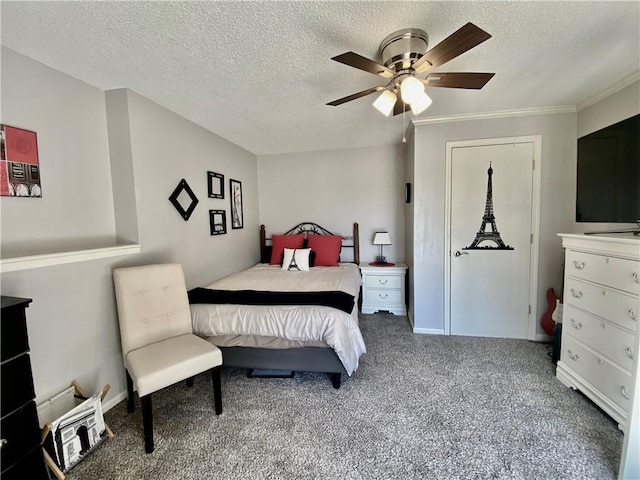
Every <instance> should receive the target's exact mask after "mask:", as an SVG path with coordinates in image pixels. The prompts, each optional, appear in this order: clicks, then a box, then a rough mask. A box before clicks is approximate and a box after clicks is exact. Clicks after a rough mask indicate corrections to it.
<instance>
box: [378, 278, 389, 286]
mask: <svg viewBox="0 0 640 480" xmlns="http://www.w3.org/2000/svg"><path fill="white" fill-rule="evenodd" d="M387 281H388V280H380V279H378V283H379V284H380V285H386V284H387Z"/></svg>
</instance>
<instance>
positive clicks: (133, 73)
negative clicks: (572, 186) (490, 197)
mask: <svg viewBox="0 0 640 480" xmlns="http://www.w3.org/2000/svg"><path fill="white" fill-rule="evenodd" d="M0 9H1V10H0V14H1V22H2V23H1V32H2V44H3V45H6V46H7V47H9V48H11V49H13V50H16V51H18V52H20V53H23V54H25V55H27V56H29V57H32V58H34V59H36V60H39V61H41V62H43V63H45V64H47V65H49V66H51V67H53V68H56V69H58V70H61V71H63V72H65V73H67V74H69V75H71V76H73V77H76V78H79V79H81V80H84V81H86V82H88V83H89V84H92V85H94V86H96V87H98V88H100V89H103V90H109V89H113V88H121V87H127V88H131V89H133V90H134V91H136V92H138V93H140V94H141V95H143V96H145V97H147V98H149V99H151V100H153V101H155V102H157V103H159V104H161V105H163V106H165V107H167V108H169V109H170V110H173V111H174V112H177V113H179V114H180V115H183V116H184V117H186V118H188V119H190V120H192V121H193V122H195V123H197V124H199V125H201V126H203V127H205V128H207V129H209V130H211V131H212V132H215V133H217V134H218V135H220V136H222V137H224V138H226V139H228V140H230V141H232V142H233V143H235V144H237V145H240V146H241V147H244V148H245V149H247V150H249V151H251V152H253V153H255V154H258V155H262V154H269V153H282V152H296V151H310V150H326V149H334V148H348V147H364V146H378V145H389V144H396V143H399V142H400V141H401V138H402V131H403V119H402V116H401V115H399V116H397V117H395V118H393V117H392V118H387V117H384V116H383V115H381V114H380V113H378V112H377V111H376V110H374V109H373V107H372V106H371V103H372V101H373V100H374V99H375V97H376V96H375V95H371V96H369V97H365V98H361V99H358V100H354V101H353V102H350V103H347V104H344V105H341V106H338V107H330V106H326V105H325V104H326V103H327V102H329V101H331V100H335V99H337V98H340V97H343V96H346V95H348V94H351V93H355V92H358V91H360V90H364V89H366V88H369V87H372V86H375V85H379V84H382V83H384V81H380V80H379V78H378V77H376V76H375V75H371V74H369V73H366V72H363V71H360V70H356V69H354V68H351V67H347V66H346V65H342V64H339V63H337V62H334V61H332V60H330V58H331V57H333V56H335V55H338V54H341V53H344V52H346V51H354V52H356V53H359V54H361V55H363V56H366V57H369V58H371V59H374V60H378V59H379V57H378V47H379V44H380V41H381V40H382V39H383V38H384V37H385V36H386V35H387V34H389V33H391V32H393V31H395V30H399V29H401V28H407V27H414V28H422V29H424V30H426V31H427V32H428V33H429V36H430V46H434V45H436V44H437V43H439V42H440V41H441V40H443V39H444V38H445V37H447V36H448V35H450V34H451V33H453V32H454V31H455V30H457V29H458V28H460V27H461V26H462V25H464V24H465V23H467V22H473V23H475V24H476V25H477V26H479V27H480V28H482V29H484V30H486V31H487V32H489V33H490V34H491V35H492V36H493V38H491V39H490V40H488V41H487V42H485V43H483V44H481V45H479V46H478V47H475V48H474V49H472V50H470V51H468V52H467V53H465V54H463V55H461V56H459V57H458V58H456V59H454V60H452V61H451V62H449V63H447V64H445V65H443V66H441V67H440V68H439V69H437V70H436V71H442V72H445V71H451V72H456V71H462V72H464V71H477V72H495V73H496V76H495V77H494V78H493V79H492V80H491V81H490V82H489V83H488V84H487V85H486V86H485V87H484V88H483V89H482V90H478V91H476V90H468V91H466V90H456V89H444V88H439V89H438V88H431V89H429V90H428V93H429V95H430V96H431V97H432V98H433V105H432V106H431V107H430V108H429V109H428V110H427V111H426V112H424V113H423V114H421V116H420V117H442V116H448V115H458V114H469V113H483V112H494V111H500V110H512V109H522V108H534V107H550V106H562V105H577V104H580V103H581V102H584V101H585V100H587V99H589V98H591V97H593V96H594V95H597V94H599V93H601V92H602V91H603V90H605V89H606V88H608V87H610V86H611V85H612V84H615V83H616V82H618V81H620V80H621V79H623V78H625V77H629V76H630V75H634V74H635V73H636V72H637V71H638V69H639V67H640V2H637V1H629V2H615V1H605V2H570V1H561V2H494V1H471V2H391V1H383V2H369V1H360V2H351V1H349V2H345V1H333V2H273V1H269V2H267V1H260V2H195V1H194V2H123V1H108V2H88V1H85V2H12V1H2V2H1V3H0Z"/></svg>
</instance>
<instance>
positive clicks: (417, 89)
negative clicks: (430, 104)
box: [400, 76, 424, 103]
mask: <svg viewBox="0 0 640 480" xmlns="http://www.w3.org/2000/svg"><path fill="white" fill-rule="evenodd" d="M400 93H401V94H402V100H404V102H405V103H413V101H414V100H415V99H417V98H418V97H419V96H420V94H424V83H422V82H421V81H420V80H418V79H417V78H416V77H413V76H408V77H406V78H405V79H404V80H402V83H401V84H400Z"/></svg>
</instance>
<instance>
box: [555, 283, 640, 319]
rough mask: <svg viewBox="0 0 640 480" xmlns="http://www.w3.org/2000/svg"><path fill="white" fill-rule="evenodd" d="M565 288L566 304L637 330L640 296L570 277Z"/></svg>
mask: <svg viewBox="0 0 640 480" xmlns="http://www.w3.org/2000/svg"><path fill="white" fill-rule="evenodd" d="M564 288H565V293H564V300H565V301H564V303H565V305H574V306H576V307H579V308H581V309H583V310H586V311H588V312H590V313H593V314H595V315H598V316H600V317H602V318H606V319H607V320H610V321H611V322H613V323H616V324H618V325H620V326H621V327H624V328H628V329H629V330H632V331H635V330H636V324H637V323H638V322H637V319H638V308H639V306H640V301H639V300H638V297H633V296H631V295H627V294H623V293H619V292H616V291H614V290H611V289H609V288H606V287H600V286H597V285H593V284H590V283H584V282H581V281H579V280H576V279H575V278H570V277H568V278H567V279H566V281H565V287H564Z"/></svg>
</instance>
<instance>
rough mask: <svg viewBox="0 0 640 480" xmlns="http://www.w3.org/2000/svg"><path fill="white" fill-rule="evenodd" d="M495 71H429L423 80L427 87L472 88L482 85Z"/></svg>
mask: <svg viewBox="0 0 640 480" xmlns="http://www.w3.org/2000/svg"><path fill="white" fill-rule="evenodd" d="M494 75H495V73H431V74H429V75H428V76H427V78H425V79H424V80H423V82H424V84H425V85H426V86H427V87H447V88H472V89H476V90H479V89H481V88H482V87H484V86H485V85H486V84H487V82H488V81H489V80H491V79H492V78H493V76H494Z"/></svg>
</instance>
